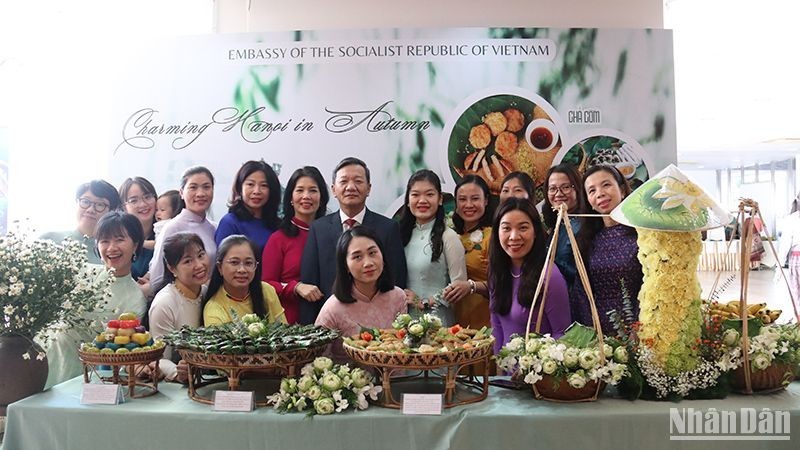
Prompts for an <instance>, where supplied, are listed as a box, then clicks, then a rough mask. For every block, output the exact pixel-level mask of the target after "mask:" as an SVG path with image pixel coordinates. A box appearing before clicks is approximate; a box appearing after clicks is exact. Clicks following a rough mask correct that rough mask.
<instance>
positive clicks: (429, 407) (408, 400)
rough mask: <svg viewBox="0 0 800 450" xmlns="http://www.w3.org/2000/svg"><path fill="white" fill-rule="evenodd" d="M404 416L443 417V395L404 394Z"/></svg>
mask: <svg viewBox="0 0 800 450" xmlns="http://www.w3.org/2000/svg"><path fill="white" fill-rule="evenodd" d="M403 414H413V415H430V416H441V415H442V394H403Z"/></svg>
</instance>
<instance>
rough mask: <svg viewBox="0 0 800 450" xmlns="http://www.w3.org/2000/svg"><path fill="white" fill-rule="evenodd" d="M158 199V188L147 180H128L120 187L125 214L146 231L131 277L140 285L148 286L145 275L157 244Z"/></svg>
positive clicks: (138, 178)
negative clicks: (155, 226)
mask: <svg viewBox="0 0 800 450" xmlns="http://www.w3.org/2000/svg"><path fill="white" fill-rule="evenodd" d="M157 198H158V195H157V194H156V188H155V187H154V186H153V183H151V182H149V181H148V180H147V179H146V178H142V177H134V178H128V179H126V180H125V181H123V182H122V184H121V185H120V186H119V199H120V201H122V204H123V206H124V207H125V212H127V213H128V214H133V215H134V216H136V218H137V219H139V223H141V224H142V231H144V239H145V240H144V245H143V246H142V250H141V251H140V252H139V254H137V255H136V257H135V258H134V260H133V267H131V276H133V279H134V280H136V281H138V282H139V283H140V285H147V283H148V282H149V277H147V276H145V275H146V274H147V272H148V271H149V270H150V260H151V259H152V258H153V247H154V246H155V243H156V241H155V239H156V235H155V233H154V232H153V223H154V222H155V218H156V199H157Z"/></svg>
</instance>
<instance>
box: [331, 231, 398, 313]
mask: <svg viewBox="0 0 800 450" xmlns="http://www.w3.org/2000/svg"><path fill="white" fill-rule="evenodd" d="M357 237H364V238H367V239H371V240H372V241H374V242H375V245H377V246H378V249H379V250H380V251H381V256H383V272H381V276H380V277H378V291H380V292H389V291H391V290H392V289H394V279H393V278H392V270H391V268H390V267H389V262H388V261H387V260H386V251H385V250H384V246H383V243H381V240H380V238H379V237H378V235H377V234H375V232H374V231H372V229H370V228H369V227H365V226H356V227H353V228H351V229H349V230H347V231H345V232H344V233H342V235H341V237H339V242H337V243H336V279H335V280H334V281H333V295H335V296H336V298H337V299H338V300H339V301H340V302H342V303H355V301H356V299H354V298H353V276H352V275H350V271H349V270H348V269H347V250H348V249H349V247H350V242H351V241H352V240H353V238H357Z"/></svg>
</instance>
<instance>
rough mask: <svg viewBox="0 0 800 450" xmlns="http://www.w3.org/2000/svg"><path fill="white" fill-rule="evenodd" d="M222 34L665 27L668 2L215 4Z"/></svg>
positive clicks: (318, 0) (317, 0)
mask: <svg viewBox="0 0 800 450" xmlns="http://www.w3.org/2000/svg"><path fill="white" fill-rule="evenodd" d="M214 8H215V16H216V23H215V27H216V30H217V31H218V32H221V33H237V32H248V31H283V30H313V29H330V28H387V27H418V28H426V27H487V26H498V27H499V26H502V27H564V28H570V27H574V28H580V27H590V28H663V26H664V4H663V0H505V1H502V2H497V1H491V0H480V1H475V0H403V1H385V0H384V1H375V0H371V1H370V0H337V1H330V0H293V1H274V0H272V1H271V0H215V2H214Z"/></svg>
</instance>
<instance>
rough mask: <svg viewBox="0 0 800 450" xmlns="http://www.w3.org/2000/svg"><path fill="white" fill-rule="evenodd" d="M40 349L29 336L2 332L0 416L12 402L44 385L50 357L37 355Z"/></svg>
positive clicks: (40, 390)
mask: <svg viewBox="0 0 800 450" xmlns="http://www.w3.org/2000/svg"><path fill="white" fill-rule="evenodd" d="M40 353H41V354H42V355H43V354H44V351H43V350H42V348H41V347H39V346H38V345H37V344H36V343H35V342H33V340H32V339H30V338H28V337H25V336H16V335H14V336H0V416H5V415H6V407H8V405H9V404H11V403H14V402H16V401H17V400H22V399H23V398H25V397H28V396H31V395H33V394H36V393H38V392H42V389H44V383H45V381H47V358H46V357H45V358H43V359H40V358H37V357H38V356H39V354H40ZM25 355H27V356H25Z"/></svg>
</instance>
